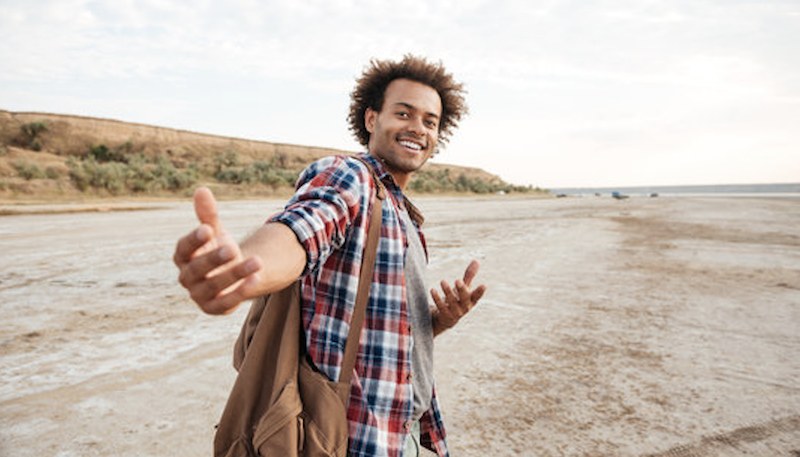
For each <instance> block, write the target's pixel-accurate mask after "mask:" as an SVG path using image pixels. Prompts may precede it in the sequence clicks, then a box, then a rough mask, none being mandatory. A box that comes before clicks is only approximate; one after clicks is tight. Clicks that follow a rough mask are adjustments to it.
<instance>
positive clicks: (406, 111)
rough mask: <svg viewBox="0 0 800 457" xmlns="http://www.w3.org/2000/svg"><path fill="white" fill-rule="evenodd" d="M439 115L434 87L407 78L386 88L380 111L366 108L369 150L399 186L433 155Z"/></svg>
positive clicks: (438, 99) (395, 81)
mask: <svg viewBox="0 0 800 457" xmlns="http://www.w3.org/2000/svg"><path fill="white" fill-rule="evenodd" d="M441 116H442V101H441V99H440V98H439V94H438V93H437V92H436V90H435V89H433V88H432V87H430V86H427V85H425V84H422V83H418V82H416V81H411V80H408V79H396V80H394V81H392V82H391V83H390V84H389V86H387V87H386V92H385V93H384V101H383V107H382V108H381V111H380V112H378V111H373V110H372V109H367V112H366V114H365V118H364V122H365V124H366V127H367V131H368V132H369V133H370V138H369V145H368V148H369V152H370V154H372V155H373V156H375V157H377V158H379V159H382V160H383V163H384V165H385V166H386V169H387V171H388V172H389V173H391V174H392V177H394V179H395V181H396V182H397V184H398V185H400V187H401V188H404V187H405V185H406V184H408V181H409V180H410V178H411V174H412V173H413V172H415V171H416V170H418V169H419V168H420V167H421V166H422V165H424V164H425V162H426V161H427V160H428V159H429V158H430V157H431V156H432V155H433V152H434V150H435V149H436V141H437V140H438V138H439V122H440V121H441Z"/></svg>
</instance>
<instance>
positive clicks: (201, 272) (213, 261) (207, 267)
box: [178, 246, 237, 289]
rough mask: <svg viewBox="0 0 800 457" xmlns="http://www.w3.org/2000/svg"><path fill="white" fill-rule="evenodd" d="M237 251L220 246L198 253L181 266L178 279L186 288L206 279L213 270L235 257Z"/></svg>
mask: <svg viewBox="0 0 800 457" xmlns="http://www.w3.org/2000/svg"><path fill="white" fill-rule="evenodd" d="M236 255H237V252H236V251H235V250H234V249H233V248H232V247H231V246H222V247H220V248H217V249H214V250H212V251H210V252H207V253H204V254H202V255H198V256H196V257H194V258H193V259H191V261H187V262H185V263H184V264H183V265H182V266H181V273H180V277H179V278H178V281H179V282H180V283H181V284H182V285H183V287H186V288H187V289H189V288H192V287H193V286H194V284H196V283H198V282H201V281H204V280H206V276H207V275H208V274H209V273H210V272H211V271H213V270H215V269H217V268H219V267H221V266H223V265H225V264H226V263H228V262H230V261H231V260H233V259H235V258H236Z"/></svg>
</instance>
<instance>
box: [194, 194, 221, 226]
mask: <svg viewBox="0 0 800 457" xmlns="http://www.w3.org/2000/svg"><path fill="white" fill-rule="evenodd" d="M194 212H195V214H197V219H199V220H200V222H201V223H203V224H208V225H210V226H211V228H212V229H214V232H215V233H219V231H220V228H221V227H220V222H219V215H218V214H217V200H215V199H214V194H212V193H211V191H210V190H209V189H208V187H200V188H198V189H197V190H196V191H195V192H194Z"/></svg>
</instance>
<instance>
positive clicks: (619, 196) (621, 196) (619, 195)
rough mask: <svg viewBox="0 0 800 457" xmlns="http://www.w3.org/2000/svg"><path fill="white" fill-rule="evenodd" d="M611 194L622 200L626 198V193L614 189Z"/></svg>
mask: <svg viewBox="0 0 800 457" xmlns="http://www.w3.org/2000/svg"><path fill="white" fill-rule="evenodd" d="M611 196H612V197H614V198H616V199H617V200H624V199H626V198H628V196H627V195H625V194H621V193H619V192H618V191H616V190H615V191H614V192H611Z"/></svg>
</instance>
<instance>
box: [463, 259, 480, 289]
mask: <svg viewBox="0 0 800 457" xmlns="http://www.w3.org/2000/svg"><path fill="white" fill-rule="evenodd" d="M480 269H481V264H480V263H478V261H477V260H473V261H472V262H470V263H469V265H467V269H466V270H465V271H464V283H465V284H466V285H467V287H469V286H470V285H472V280H473V279H475V276H477V275H478V270H480Z"/></svg>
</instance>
